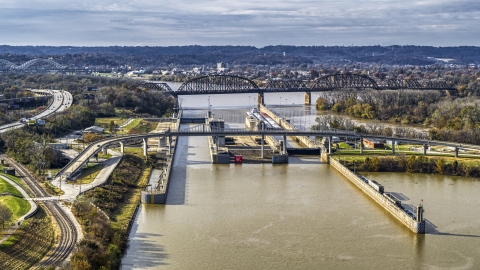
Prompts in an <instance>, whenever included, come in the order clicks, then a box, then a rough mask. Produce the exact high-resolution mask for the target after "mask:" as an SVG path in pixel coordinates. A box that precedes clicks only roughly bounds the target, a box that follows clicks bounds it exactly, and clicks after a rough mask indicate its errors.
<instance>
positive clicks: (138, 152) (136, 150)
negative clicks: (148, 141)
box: [124, 147, 143, 156]
mask: <svg viewBox="0 0 480 270" xmlns="http://www.w3.org/2000/svg"><path fill="white" fill-rule="evenodd" d="M124 154H134V155H137V156H143V149H142V148H141V147H125V149H124Z"/></svg>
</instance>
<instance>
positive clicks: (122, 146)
mask: <svg viewBox="0 0 480 270" xmlns="http://www.w3.org/2000/svg"><path fill="white" fill-rule="evenodd" d="M118 143H119V144H120V152H121V153H122V154H123V153H124V152H125V145H124V144H123V142H118Z"/></svg>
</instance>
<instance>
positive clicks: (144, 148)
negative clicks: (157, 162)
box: [142, 138, 148, 156]
mask: <svg viewBox="0 0 480 270" xmlns="http://www.w3.org/2000/svg"><path fill="white" fill-rule="evenodd" d="M142 141H143V147H142V148H143V155H144V156H147V148H148V139H146V138H143V139H142Z"/></svg>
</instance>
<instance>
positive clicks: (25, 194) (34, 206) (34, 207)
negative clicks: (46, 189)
mask: <svg viewBox="0 0 480 270" xmlns="http://www.w3.org/2000/svg"><path fill="white" fill-rule="evenodd" d="M0 178H2V179H3V180H5V181H7V182H8V183H9V184H10V185H12V186H14V187H15V188H16V189H17V190H18V191H20V193H22V195H23V197H24V198H25V199H26V200H28V202H29V203H30V210H29V211H28V212H27V213H26V214H25V215H23V216H21V217H19V218H18V219H17V220H16V221H15V223H14V224H13V226H12V227H11V228H10V229H8V231H7V232H6V233H5V235H4V236H3V238H2V239H0V244H1V243H3V242H4V241H5V240H7V239H8V237H10V236H11V235H12V234H13V233H14V232H15V231H16V230H17V229H18V227H19V226H20V224H21V223H22V221H24V220H25V219H26V218H28V217H30V216H31V215H33V214H34V213H35V212H36V211H37V209H38V205H37V203H35V202H34V201H32V200H29V199H30V195H29V194H28V192H27V191H26V190H25V189H23V187H22V186H20V185H19V184H17V182H15V181H13V180H11V179H10V178H8V177H6V176H4V175H0Z"/></svg>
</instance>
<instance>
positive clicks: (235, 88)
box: [140, 74, 456, 104]
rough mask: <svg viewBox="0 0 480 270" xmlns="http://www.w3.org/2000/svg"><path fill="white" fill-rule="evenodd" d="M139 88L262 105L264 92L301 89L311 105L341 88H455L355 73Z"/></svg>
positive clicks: (211, 79) (227, 78)
mask: <svg viewBox="0 0 480 270" xmlns="http://www.w3.org/2000/svg"><path fill="white" fill-rule="evenodd" d="M140 87H143V88H147V89H155V90H159V91H164V92H168V93H170V94H172V95H174V96H180V95H205V94H231V93H256V94H258V99H257V100H258V103H259V104H263V103H264V102H263V101H264V93H272V92H303V93H305V104H311V92H322V91H341V90H441V91H449V92H451V91H456V89H454V88H453V87H451V86H449V85H448V84H447V83H446V82H443V81H420V80H416V79H408V80H398V79H389V80H385V81H382V82H377V81H376V80H374V79H373V78H371V77H368V76H364V75H357V74H335V75H328V76H323V77H320V78H317V79H315V80H313V81H301V80H269V81H267V82H266V83H265V84H264V85H262V86H261V87H260V86H258V85H257V84H256V83H255V82H254V81H252V80H250V79H248V78H244V77H240V76H235V75H208V76H201V77H196V78H193V79H191V80H189V81H187V82H185V83H183V84H182V85H181V86H180V88H179V89H178V90H177V91H172V89H171V88H170V87H169V86H168V85H167V84H165V83H161V82H155V81H146V82H144V83H142V85H140Z"/></svg>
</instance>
